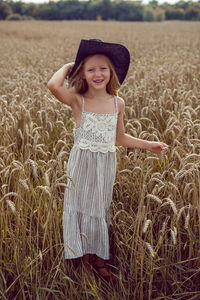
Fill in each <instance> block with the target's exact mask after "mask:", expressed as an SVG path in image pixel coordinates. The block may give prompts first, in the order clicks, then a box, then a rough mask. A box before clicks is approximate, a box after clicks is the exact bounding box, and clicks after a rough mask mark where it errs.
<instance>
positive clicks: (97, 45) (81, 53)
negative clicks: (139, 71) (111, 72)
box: [69, 39, 130, 84]
mask: <svg viewBox="0 0 200 300" xmlns="http://www.w3.org/2000/svg"><path fill="white" fill-rule="evenodd" d="M95 54H102V55H105V56H107V57H108V58H109V59H110V60H111V62H112V63H113V66H114V68H115V71H116V74H117V77H118V80H119V83H120V84H122V82H123V81H124V79H125V77H126V74H127V72H128V68H129V64H130V54H129V51H128V49H127V48H126V47H124V46H123V45H121V44H113V43H104V42H103V41H101V40H97V39H91V40H81V42H80V45H79V49H78V52H77V55H76V59H75V63H74V66H73V68H72V71H71V73H70V74H69V78H70V77H71V76H72V75H73V73H74V72H75V71H76V69H77V68H78V66H79V65H80V63H81V61H82V60H83V59H84V58H86V57H87V56H89V55H95Z"/></svg>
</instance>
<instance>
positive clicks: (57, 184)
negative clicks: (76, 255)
mask: <svg viewBox="0 0 200 300" xmlns="http://www.w3.org/2000/svg"><path fill="white" fill-rule="evenodd" d="M0 36H1V42H0V115H1V118H0V124H1V126H0V229H1V239H0V251H1V252H0V264H1V268H0V298H1V299H7V300H10V299H12V300H14V299H16V300H18V299H20V300H21V299H33V300H35V299H37V300H47V299H70V300H71V299H72V300H74V299H100V300H101V299H108V300H118V299H123V300H124V299H130V300H133V299H136V300H143V299H144V300H146V299H148V300H151V299H154V300H156V299H157V300H158V299H163V300H166V299H181V300H186V299H195V300H197V299H200V250H199V249H200V224H199V222H200V204H199V200H200V199H199V198H200V23H198V22H194V23H193V22H162V23H150V24H148V23H117V22H75V21H72V22H67V21H63V22H42V21H41V22H39V21H38V22H37V21H30V22H29V21H27V22H6V21H5V22H0ZM82 38H86V39H87V38H100V39H103V40H104V41H110V42H117V43H118V42H119V43H122V44H125V45H126V46H127V47H128V49H129V50H130V54H131V66H130V70H129V73H128V76H127V78H126V81H125V83H124V85H123V86H122V87H121V89H120V91H119V94H120V96H122V97H123V98H124V100H125V102H126V111H125V126H126V131H127V132H128V133H129V134H131V135H133V136H136V137H140V138H144V139H148V140H162V141H164V142H165V143H167V144H168V145H169V152H168V154H167V155H166V156H165V157H163V158H162V159H161V158H160V157H158V156H157V155H152V154H151V153H148V152H144V151H138V150H133V149H124V148H122V147H118V148H117V157H118V166H117V177H116V183H115V186H114V194H113V203H112V206H111V226H110V248H111V259H110V261H109V264H110V265H111V268H112V270H113V272H115V273H116V276H117V278H118V279H117V283H116V285H115V286H114V287H112V286H110V285H109V284H106V283H104V282H103V281H102V280H101V279H100V278H93V280H92V282H90V283H89V282H88V279H87V277H86V276H85V275H84V274H82V273H81V266H80V264H79V262H77V264H76V263H71V262H68V263H65V262H64V258H63V240H62V204H63V193H64V190H65V188H66V179H67V176H66V174H65V168H66V162H67V159H68V156H69V151H70V149H71V147H72V143H73V137H72V128H73V120H72V118H71V111H70V109H68V108H67V107H65V106H64V105H63V104H61V103H59V102H58V101H57V100H55V98H54V97H53V96H52V95H51V94H50V93H49V91H48V90H47V87H46V83H47V81H48V79H49V78H50V77H51V75H52V74H53V72H55V71H56V70H57V69H58V68H60V67H61V66H62V65H63V64H65V63H66V62H69V61H74V57H75V53H76V50H77V47H78V45H79V41H80V39H82ZM119 59H120V58H119Z"/></svg>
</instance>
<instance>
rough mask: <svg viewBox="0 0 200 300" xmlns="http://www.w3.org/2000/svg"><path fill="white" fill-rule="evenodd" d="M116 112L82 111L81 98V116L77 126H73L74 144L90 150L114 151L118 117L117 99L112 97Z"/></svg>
mask: <svg viewBox="0 0 200 300" xmlns="http://www.w3.org/2000/svg"><path fill="white" fill-rule="evenodd" d="M114 101H115V107H116V112H115V113H113V114H98V113H92V112H87V111H84V98H82V116H81V124H80V127H79V128H74V144H75V145H77V146H78V147H79V148H81V149H89V150H90V151H92V152H103V153H106V152H115V149H116V148H115V140H116V127H117V119H118V106H117V99H116V98H115V97H114Z"/></svg>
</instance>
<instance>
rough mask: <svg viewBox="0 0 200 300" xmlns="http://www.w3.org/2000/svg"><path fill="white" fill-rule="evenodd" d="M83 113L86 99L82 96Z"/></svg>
mask: <svg viewBox="0 0 200 300" xmlns="http://www.w3.org/2000/svg"><path fill="white" fill-rule="evenodd" d="M82 112H84V97H83V96H82Z"/></svg>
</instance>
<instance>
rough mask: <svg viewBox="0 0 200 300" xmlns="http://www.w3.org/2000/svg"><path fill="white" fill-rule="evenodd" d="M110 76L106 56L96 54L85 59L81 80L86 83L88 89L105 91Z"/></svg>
mask: <svg viewBox="0 0 200 300" xmlns="http://www.w3.org/2000/svg"><path fill="white" fill-rule="evenodd" d="M110 76H111V71H110V67H109V62H108V58H107V57H106V56H104V55H100V54H98V55H93V56H91V57H89V58H88V59H86V61H85V63H84V66H83V78H84V79H85V80H86V81H87V84H88V87H89V88H92V89H96V90H101V89H105V90H106V86H107V84H108V83H109V81H110Z"/></svg>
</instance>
